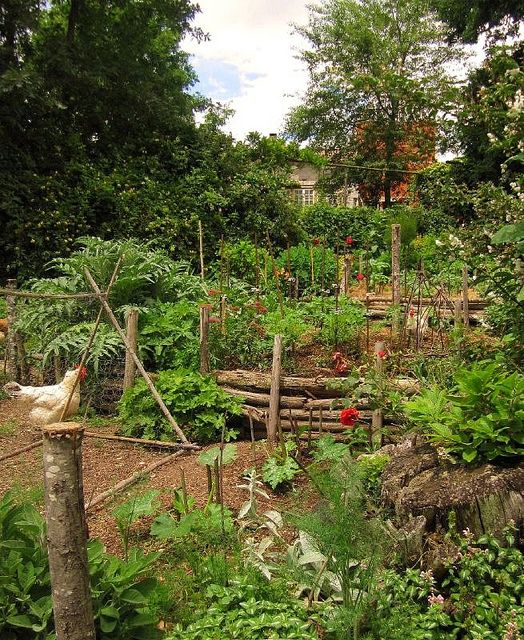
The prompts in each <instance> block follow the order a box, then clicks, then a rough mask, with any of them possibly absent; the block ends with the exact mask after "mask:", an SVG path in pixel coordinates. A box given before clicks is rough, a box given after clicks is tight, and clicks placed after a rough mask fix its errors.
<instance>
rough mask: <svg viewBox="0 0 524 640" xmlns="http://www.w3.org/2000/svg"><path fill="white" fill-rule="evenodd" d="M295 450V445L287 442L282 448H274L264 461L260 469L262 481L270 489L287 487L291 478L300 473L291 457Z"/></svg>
mask: <svg viewBox="0 0 524 640" xmlns="http://www.w3.org/2000/svg"><path fill="white" fill-rule="evenodd" d="M295 449H296V445H295V444H294V443H293V442H289V441H288V442H286V443H285V444H284V445H283V446H282V447H278V448H276V449H275V450H274V451H273V453H272V455H271V456H269V458H268V459H267V460H266V461H265V463H264V466H263V467H262V479H263V480H264V482H266V483H267V484H268V485H269V486H270V487H271V488H272V489H279V488H283V487H287V486H289V483H290V482H291V481H292V480H293V478H294V477H295V476H296V475H297V474H298V473H300V467H299V466H298V464H297V463H296V461H295V459H294V458H293V457H292V456H291V453H292V452H293V451H294V450H295Z"/></svg>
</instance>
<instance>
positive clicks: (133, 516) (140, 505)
mask: <svg viewBox="0 0 524 640" xmlns="http://www.w3.org/2000/svg"><path fill="white" fill-rule="evenodd" d="M159 493H160V492H159V491H154V490H153V491H148V492H147V493H144V494H142V495H139V496H135V497H134V498H132V499H131V500H128V501H127V502H123V503H122V504H121V505H119V506H118V507H117V508H116V509H115V510H114V511H113V516H114V518H115V522H116V526H117V527H118V531H119V532H120V536H121V538H122V543H123V546H124V558H125V559H126V560H127V558H128V552H129V535H130V533H131V525H132V524H133V523H134V522H136V521H137V520H139V519H140V518H142V517H143V516H150V515H151V514H153V513H154V512H155V511H156V510H157V509H158V496H159Z"/></svg>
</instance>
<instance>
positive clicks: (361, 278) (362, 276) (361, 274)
mask: <svg viewBox="0 0 524 640" xmlns="http://www.w3.org/2000/svg"><path fill="white" fill-rule="evenodd" d="M365 277H366V276H365V275H364V274H363V273H357V280H358V281H359V282H362V280H364V278H365Z"/></svg>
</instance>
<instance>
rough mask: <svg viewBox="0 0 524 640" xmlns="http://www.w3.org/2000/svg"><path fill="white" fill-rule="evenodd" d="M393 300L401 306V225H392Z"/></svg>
mask: <svg viewBox="0 0 524 640" xmlns="http://www.w3.org/2000/svg"><path fill="white" fill-rule="evenodd" d="M391 280H392V286H393V288H392V292H391V300H392V303H393V304H394V305H397V304H400V225H399V224H392V225H391Z"/></svg>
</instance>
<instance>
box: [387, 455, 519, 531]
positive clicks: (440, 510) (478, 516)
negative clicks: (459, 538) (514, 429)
mask: <svg viewBox="0 0 524 640" xmlns="http://www.w3.org/2000/svg"><path fill="white" fill-rule="evenodd" d="M388 453H389V454H390V455H391V459H390V461H389V463H388V464H387V466H386V468H385V470H384V473H383V475H382V500H383V502H384V504H385V506H387V507H390V508H393V509H394V510H395V513H396V515H397V519H398V521H399V523H400V524H401V525H403V524H404V523H406V522H408V521H409V519H410V518H413V517H417V516H424V518H425V519H426V533H431V532H433V531H440V530H446V529H447V528H448V525H449V516H450V512H452V511H453V512H454V513H455V518H456V526H457V529H458V530H459V531H462V530H464V529H469V530H470V531H471V532H472V533H473V534H474V535H475V536H480V535H482V534H484V533H492V534H494V535H495V536H497V537H500V536H501V534H502V530H503V529H504V527H505V526H507V525H508V524H510V522H512V521H513V522H514V523H515V525H516V526H517V527H522V526H523V524H524V462H522V461H507V462H505V463H504V464H483V465H481V466H478V467H466V466H465V465H461V464H451V463H449V462H443V461H442V460H440V459H439V456H438V454H437V451H436V449H435V447H433V446H431V445H429V444H422V445H418V446H417V445H414V446H409V443H403V444H402V445H399V446H397V447H393V448H390V450H389V451H388Z"/></svg>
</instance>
